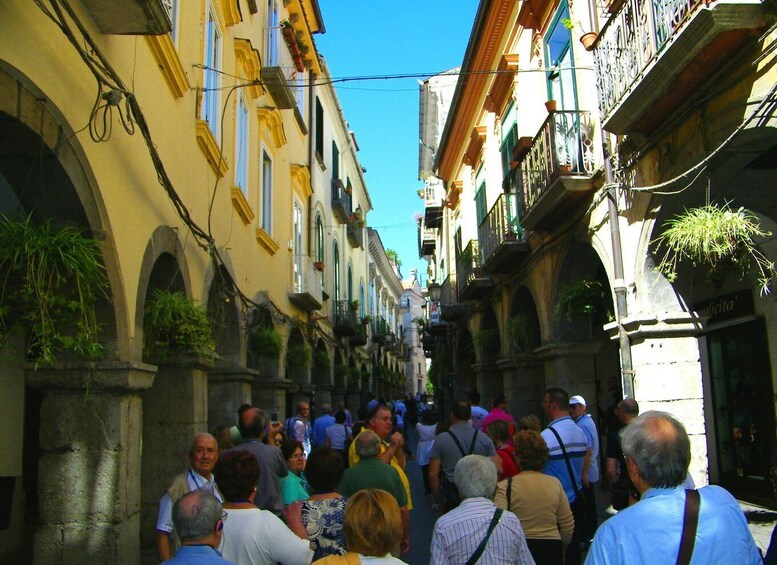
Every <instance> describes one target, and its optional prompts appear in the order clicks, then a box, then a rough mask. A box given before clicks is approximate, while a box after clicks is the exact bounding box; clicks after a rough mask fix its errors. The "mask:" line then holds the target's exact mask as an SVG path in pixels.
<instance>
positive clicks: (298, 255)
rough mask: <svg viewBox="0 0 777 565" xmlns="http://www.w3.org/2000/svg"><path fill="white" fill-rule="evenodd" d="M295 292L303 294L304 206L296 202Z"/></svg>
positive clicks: (294, 244) (294, 242)
mask: <svg viewBox="0 0 777 565" xmlns="http://www.w3.org/2000/svg"><path fill="white" fill-rule="evenodd" d="M293 216H294V237H293V239H292V244H293V246H294V290H295V292H302V277H303V272H302V205H301V204H300V203H299V202H297V201H296V200H295V201H294V212H293Z"/></svg>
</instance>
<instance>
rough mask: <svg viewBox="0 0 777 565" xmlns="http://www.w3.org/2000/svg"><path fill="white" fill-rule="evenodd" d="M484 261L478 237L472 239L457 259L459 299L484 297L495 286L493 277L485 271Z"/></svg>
mask: <svg viewBox="0 0 777 565" xmlns="http://www.w3.org/2000/svg"><path fill="white" fill-rule="evenodd" d="M482 265H483V261H482V257H481V255H480V248H479V246H478V241H477V240H476V239H473V240H471V241H470V242H469V243H468V244H467V246H466V247H465V248H464V250H463V251H462V252H461V253H460V254H459V256H458V257H457V259H456V279H457V281H458V284H459V299H460V300H473V299H477V298H482V297H483V295H484V293H485V292H490V290H491V288H492V287H493V282H492V280H491V277H490V276H488V275H486V274H485V272H484V271H483V266H482Z"/></svg>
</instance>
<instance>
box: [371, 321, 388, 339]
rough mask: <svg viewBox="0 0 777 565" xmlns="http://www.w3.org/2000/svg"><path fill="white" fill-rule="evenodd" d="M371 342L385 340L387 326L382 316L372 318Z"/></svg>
mask: <svg viewBox="0 0 777 565" xmlns="http://www.w3.org/2000/svg"><path fill="white" fill-rule="evenodd" d="M371 329H372V342H373V343H384V342H385V341H386V334H387V333H388V327H387V325H386V320H385V319H384V318H383V316H375V317H374V318H373V319H372V325H371Z"/></svg>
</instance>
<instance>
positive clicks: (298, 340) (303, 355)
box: [284, 326, 310, 385]
mask: <svg viewBox="0 0 777 565" xmlns="http://www.w3.org/2000/svg"><path fill="white" fill-rule="evenodd" d="M284 367H285V369H286V378H287V379H288V380H290V381H291V382H293V383H295V384H299V385H306V384H310V347H309V346H308V344H307V343H306V342H305V338H304V336H303V335H302V331H301V330H300V329H299V327H297V326H294V327H292V330H291V332H290V333H289V339H288V341H287V342H286V356H285V363H284Z"/></svg>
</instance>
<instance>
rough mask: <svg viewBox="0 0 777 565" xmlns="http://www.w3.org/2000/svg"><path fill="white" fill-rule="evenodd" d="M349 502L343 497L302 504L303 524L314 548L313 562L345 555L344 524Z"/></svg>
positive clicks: (307, 501) (308, 501)
mask: <svg viewBox="0 0 777 565" xmlns="http://www.w3.org/2000/svg"><path fill="white" fill-rule="evenodd" d="M347 501H348V499H347V498H346V497H344V496H342V497H338V498H325V499H323V500H305V501H303V502H302V524H303V525H304V526H305V529H306V530H307V531H308V539H310V542H311V544H312V547H313V561H315V560H317V559H321V558H322V557H326V556H327V555H343V554H344V553H345V535H344V533H343V522H344V520H345V503H346V502H347Z"/></svg>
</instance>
